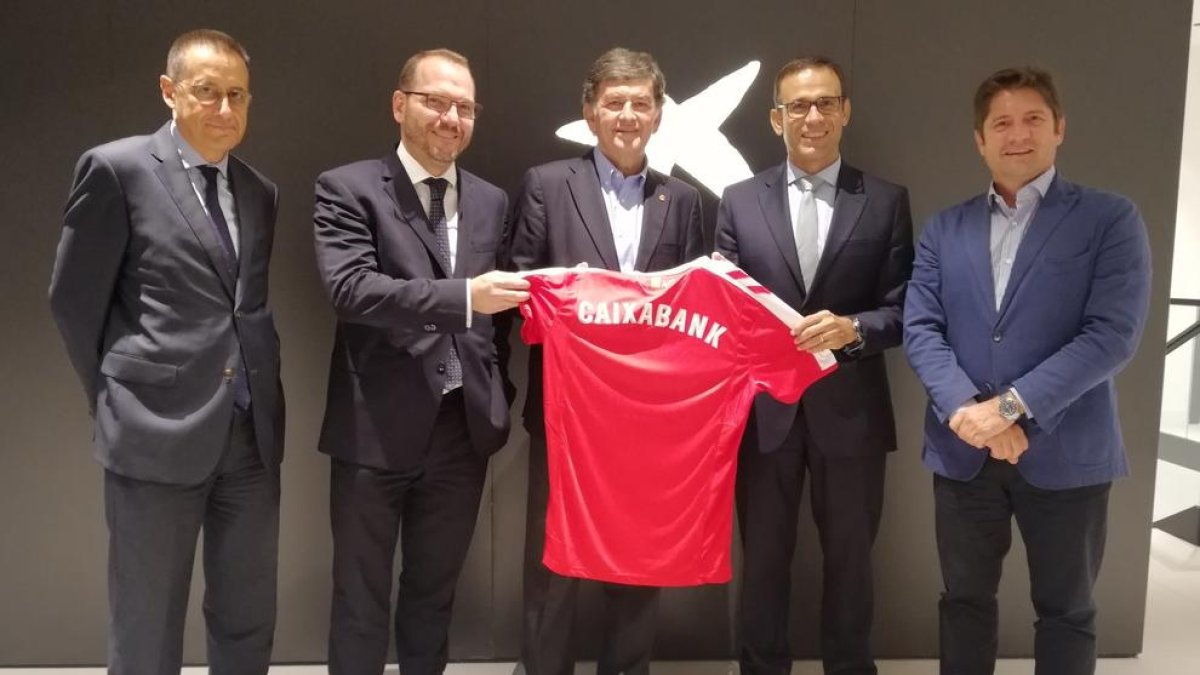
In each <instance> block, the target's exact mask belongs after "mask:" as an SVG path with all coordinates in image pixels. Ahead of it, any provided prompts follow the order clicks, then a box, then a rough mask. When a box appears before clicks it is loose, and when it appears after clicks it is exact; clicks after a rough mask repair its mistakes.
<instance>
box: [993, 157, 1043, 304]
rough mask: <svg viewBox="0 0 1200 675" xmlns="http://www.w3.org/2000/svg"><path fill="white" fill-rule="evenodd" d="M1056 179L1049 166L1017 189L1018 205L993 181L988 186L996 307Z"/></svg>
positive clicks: (1002, 297) (1002, 296) (1001, 299)
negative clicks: (1005, 197)
mask: <svg viewBox="0 0 1200 675" xmlns="http://www.w3.org/2000/svg"><path fill="white" fill-rule="evenodd" d="M1053 181H1054V167H1053V166H1052V167H1050V168H1049V169H1046V171H1045V172H1044V173H1042V175H1040V176H1038V177H1037V178H1034V179H1033V180H1032V181H1030V182H1029V183H1027V184H1026V185H1025V186H1024V187H1022V188H1021V189H1020V190H1017V204H1016V206H1015V207H1010V206H1009V205H1008V204H1007V203H1006V202H1005V201H1004V198H1003V197H1001V196H1000V194H999V193H998V192H996V185H995V183H993V184H992V185H991V186H990V187H989V188H988V207H989V209H990V210H991V216H992V231H991V237H990V241H991V252H992V282H993V283H992V286H993V287H994V288H995V289H996V297H995V301H996V309H997V310H999V309H1000V303H1001V302H1002V301H1003V300H1004V291H1005V289H1007V288H1008V279H1009V277H1011V276H1012V268H1013V261H1014V260H1016V259H1017V248H1019V247H1020V246H1021V240H1022V239H1023V238H1025V232H1026V231H1027V230H1028V229H1029V223H1030V222H1031V221H1032V220H1033V216H1034V214H1036V213H1037V210H1038V207H1039V206H1041V204H1042V198H1044V197H1045V196H1046V191H1047V190H1049V189H1050V183H1052V182H1053Z"/></svg>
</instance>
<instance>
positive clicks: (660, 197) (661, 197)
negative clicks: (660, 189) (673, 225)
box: [658, 193, 667, 202]
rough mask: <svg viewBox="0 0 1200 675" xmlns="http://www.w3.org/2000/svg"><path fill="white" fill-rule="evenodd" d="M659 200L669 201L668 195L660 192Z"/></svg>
mask: <svg viewBox="0 0 1200 675" xmlns="http://www.w3.org/2000/svg"><path fill="white" fill-rule="evenodd" d="M658 201H660V202H665V201H667V196H666V195H664V194H662V193H659V195H658Z"/></svg>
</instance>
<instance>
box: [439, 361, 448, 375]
mask: <svg viewBox="0 0 1200 675" xmlns="http://www.w3.org/2000/svg"><path fill="white" fill-rule="evenodd" d="M437 371H438V374H439V375H441V374H443V373H445V372H446V364H444V363H439V364H437Z"/></svg>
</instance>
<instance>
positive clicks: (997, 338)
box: [992, 333, 1004, 342]
mask: <svg viewBox="0 0 1200 675" xmlns="http://www.w3.org/2000/svg"><path fill="white" fill-rule="evenodd" d="M1003 339H1004V336H1003V335H1001V334H1000V333H996V334H994V335H992V342H999V341H1001V340H1003Z"/></svg>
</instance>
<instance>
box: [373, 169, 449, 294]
mask: <svg viewBox="0 0 1200 675" xmlns="http://www.w3.org/2000/svg"><path fill="white" fill-rule="evenodd" d="M383 162H384V165H385V166H386V167H387V170H386V171H384V175H383V182H384V190H385V191H386V192H387V193H388V194H389V195H390V196H391V198H392V200H393V201H394V202H396V211H397V213H398V214H399V216H400V220H402V221H404V224H405V225H407V226H408V227H411V228H412V230H413V232H415V233H416V235H417V237H418V238H419V239H420V240H421V243H422V244H424V245H425V248H426V249H428V251H429V257H430V258H431V259H432V260H433V264H434V265H435V266H436V267H437V268H438V269H439V270H441V272H442V275H443V276H445V277H447V278H448V277H450V276H451V275H450V270H448V269H446V268H445V266H444V265H442V254H441V251H440V250H439V249H438V245H437V235H435V234H434V232H433V226H432V225H431V224H430V223H429V218H428V216H426V214H425V209H424V208H423V207H422V206H421V200H420V199H418V198H417V190H416V188H414V187H413V184H412V180H411V179H409V177H408V172H407V171H405V170H404V165H403V164H401V163H400V158H399V157H397V156H396V153H394V152H389V153H388V154H387V156H386V157H384V158H383ZM460 201H461V199H460ZM448 215H449V214H447V216H448Z"/></svg>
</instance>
